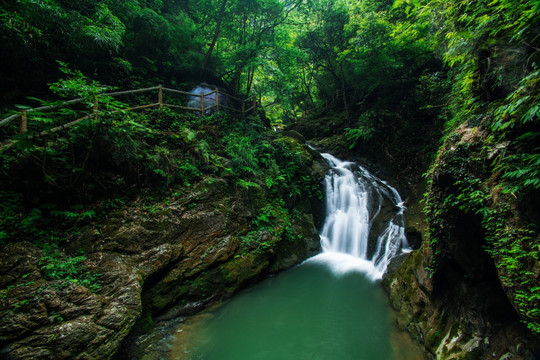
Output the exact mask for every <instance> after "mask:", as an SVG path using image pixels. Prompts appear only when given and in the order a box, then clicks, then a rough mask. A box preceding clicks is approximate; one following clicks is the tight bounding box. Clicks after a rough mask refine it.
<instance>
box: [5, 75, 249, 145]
mask: <svg viewBox="0 0 540 360" xmlns="http://www.w3.org/2000/svg"><path fill="white" fill-rule="evenodd" d="M156 90H157V102H155V103H149V104H144V105H137V106H130V107H126V108H121V109H116V110H113V111H110V112H109V113H114V112H118V111H132V110H139V109H146V108H153V107H155V108H159V109H161V108H163V107H164V106H166V107H169V108H176V109H181V110H184V111H192V112H195V113H200V114H201V115H202V116H205V115H206V114H207V113H208V112H209V110H213V109H215V111H220V110H227V111H229V112H231V113H233V114H236V115H241V116H242V117H244V116H246V115H248V114H250V113H251V112H252V111H254V110H255V109H256V108H257V100H256V98H255V97H254V96H252V97H250V98H248V99H240V98H237V97H234V96H232V95H229V94H227V93H224V92H220V91H219V90H218V89H216V90H212V91H211V92H207V93H202V94H194V93H190V92H186V91H181V90H176V89H170V88H166V87H163V86H162V85H159V86H153V87H149V88H143V89H136V90H126V91H116V92H110V93H103V94H99V95H94V98H93V107H92V109H91V113H90V114H87V115H85V116H82V117H78V118H76V119H75V120H72V121H69V122H67V123H65V124H62V125H59V126H55V127H52V128H50V129H47V130H44V131H41V132H40V133H39V135H45V134H48V133H54V132H56V131H59V130H62V129H65V128H68V127H70V126H73V125H75V124H77V123H79V122H81V121H83V120H87V119H95V120H97V118H98V114H99V113H100V103H99V99H100V97H102V98H103V97H104V96H105V97H109V98H110V97H119V96H123V95H133V94H141V93H146V92H150V91H156ZM165 92H168V93H172V94H175V95H182V98H181V99H180V102H181V103H182V104H183V102H184V101H185V100H187V97H188V96H192V97H198V98H200V104H201V105H200V107H197V108H194V107H189V106H184V105H178V104H171V103H167V102H165V101H164V96H163V95H164V93H165ZM211 95H214V96H215V97H214V99H213V100H214V101H213V102H214V104H213V105H210V106H208V107H206V106H205V98H206V99H208V97H209V96H211ZM220 97H221V98H222V99H223V98H226V99H227V100H228V101H229V104H230V102H231V101H235V102H236V103H237V104H238V105H239V106H238V107H235V106H228V105H226V103H221V104H220ZM83 100H84V99H82V98H78V99H73V100H68V101H64V102H62V103H60V104H55V105H48V106H41V107H37V108H28V109H23V110H20V111H18V112H17V113H15V114H13V115H10V116H8V117H6V118H4V119H2V120H0V127H2V126H5V125H7V124H9V123H10V122H12V121H14V120H16V119H19V127H18V133H20V134H24V133H26V132H27V131H28V123H29V115H30V114H31V113H33V112H34V113H38V112H39V113H41V112H45V111H50V110H54V109H58V108H62V107H67V106H71V105H75V104H79V103H81V102H82V101H83ZM188 105H189V103H188ZM86 112H88V109H86ZM36 135H37V134H36ZM0 141H1V140H0Z"/></svg>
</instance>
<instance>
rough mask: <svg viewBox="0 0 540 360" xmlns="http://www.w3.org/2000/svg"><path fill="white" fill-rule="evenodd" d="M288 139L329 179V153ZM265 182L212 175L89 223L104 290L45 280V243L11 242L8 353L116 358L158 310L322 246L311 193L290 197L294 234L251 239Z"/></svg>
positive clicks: (2, 338) (229, 288) (4, 302)
mask: <svg viewBox="0 0 540 360" xmlns="http://www.w3.org/2000/svg"><path fill="white" fill-rule="evenodd" d="M283 141H286V142H287V143H290V146H294V147H295V150H296V151H301V152H302V153H301V154H300V155H299V156H303V157H304V159H306V164H307V165H306V168H305V169H301V171H302V173H304V174H305V175H306V176H308V175H309V176H312V177H314V178H317V179H320V180H322V177H323V176H324V173H325V172H326V164H325V163H324V161H323V160H322V158H320V157H319V156H318V154H316V153H315V152H312V151H311V150H309V149H308V148H307V147H305V146H303V145H302V144H300V143H298V142H297V141H296V140H294V139H291V138H288V139H284V140H283ZM263 189H264V187H257V188H254V187H252V188H248V189H244V188H239V187H238V186H234V185H232V184H231V183H229V180H227V179H211V180H209V181H203V182H201V183H199V184H197V185H195V186H193V187H192V188H191V189H190V190H189V191H187V192H186V193H185V194H184V195H182V196H180V197H178V198H176V199H174V200H173V201H168V202H162V203H157V204H156V206H155V209H150V210H149V209H147V208H146V207H143V206H139V205H138V204H137V203H136V202H134V203H132V204H128V205H127V206H126V207H125V209H124V210H123V211H120V212H118V211H116V212H111V213H110V214H109V216H108V217H107V218H106V219H105V221H104V222H103V223H100V224H94V225H93V226H91V227H87V228H85V229H83V231H82V234H81V236H80V238H79V239H78V240H77V241H76V242H74V243H73V246H72V248H73V249H72V251H73V253H75V251H76V249H77V248H81V247H82V248H85V249H93V250H92V251H88V256H87V257H88V265H89V267H90V268H91V269H93V271H94V272H95V273H99V274H101V275H100V276H101V278H100V282H101V285H102V288H101V289H99V290H97V291H96V292H95V293H93V292H91V291H90V290H89V289H87V288H85V287H83V286H80V285H77V284H76V283H69V284H68V285H67V286H66V285H65V283H59V282H55V281H47V280H45V279H44V277H43V275H42V274H41V273H40V270H39V269H40V268H39V261H40V259H41V258H42V256H43V252H42V251H41V250H40V249H38V248H37V247H35V246H34V245H32V244H31V243H29V242H20V243H16V244H13V245H10V246H7V247H5V248H4V249H2V251H1V254H0V259H1V262H0V284H1V285H3V286H2V287H8V289H9V290H8V291H9V294H8V296H6V297H4V298H2V299H0V313H1V315H0V316H1V317H0V357H2V358H3V359H111V358H113V357H114V356H115V355H116V354H117V352H118V350H119V349H120V347H121V345H122V343H123V342H124V341H125V339H126V338H127V337H128V335H129V334H130V333H134V332H137V331H140V330H141V329H142V330H144V329H147V328H148V327H150V326H151V325H152V323H153V322H154V321H155V320H156V319H159V318H167V317H171V316H180V315H182V314H184V313H187V312H191V311H194V310H197V309H200V308H202V307H204V306H207V305H209V304H211V303H212V302H214V301H218V300H222V299H224V298H226V297H228V296H230V295H231V294H233V293H234V292H235V291H237V290H238V289H240V288H242V287H244V286H246V285H247V284H249V283H250V282H252V281H256V280H257V279H260V278H262V277H264V276H267V275H268V274H271V273H275V272H279V271H281V270H284V269H286V268H289V267H291V266H294V265H295V264H297V263H299V262H301V261H303V260H304V259H306V258H307V257H309V256H311V255H313V254H314V253H316V252H317V251H319V249H320V241H319V235H318V231H317V229H316V226H315V224H317V223H320V221H321V220H320V219H319V218H318V217H320V215H321V209H322V204H320V203H318V202H320V201H321V200H317V199H311V200H310V199H307V198H297V199H296V200H294V201H292V202H290V203H288V204H287V207H288V208H289V209H290V212H291V213H292V212H294V214H295V215H294V216H291V218H290V221H291V231H292V234H289V235H290V236H289V237H288V238H287V239H283V238H278V237H277V236H276V235H275V234H282V233H283V232H284V231H283V230H284V229H282V228H279V229H278V228H276V229H273V230H272V231H262V232H259V233H258V234H257V239H256V241H257V243H260V244H264V246H259V247H255V245H253V248H249V246H247V245H246V243H245V240H244V239H245V235H246V233H247V231H248V229H249V226H250V224H251V223H252V221H253V219H254V217H255V216H256V214H257V213H258V212H259V210H260V207H261V206H264V205H262V204H264V203H265V196H266V195H265V192H264V191H263ZM156 209H158V210H156ZM272 226H274V227H279V226H283V223H280V222H279V221H276V222H275V224H273V225H272ZM291 239H294V240H291ZM243 241H244V242H243ZM21 279H24V280H21ZM141 315H142V316H141ZM126 351H127V352H129V350H126Z"/></svg>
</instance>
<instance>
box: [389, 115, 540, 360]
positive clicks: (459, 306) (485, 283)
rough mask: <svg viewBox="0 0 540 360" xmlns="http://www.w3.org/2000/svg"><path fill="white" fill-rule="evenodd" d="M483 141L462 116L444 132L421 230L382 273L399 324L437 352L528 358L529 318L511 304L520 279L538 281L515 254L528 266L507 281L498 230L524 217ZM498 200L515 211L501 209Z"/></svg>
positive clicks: (530, 265)
mask: <svg viewBox="0 0 540 360" xmlns="http://www.w3.org/2000/svg"><path fill="white" fill-rule="evenodd" d="M488 143H489V141H488V139H487V134H486V132H484V131H482V129H481V128H475V127H469V126H467V125H466V124H463V125H462V126H461V127H459V128H458V129H457V130H456V131H455V132H454V133H453V134H451V135H450V136H448V138H447V140H446V143H445V144H443V146H442V147H441V150H440V152H439V154H438V157H437V160H436V162H435V163H434V165H433V167H432V169H431V170H430V173H429V186H428V189H427V197H426V199H425V202H426V214H427V218H426V220H427V221H426V222H427V224H428V231H427V232H426V233H425V235H426V238H425V239H424V241H423V242H422V245H421V247H420V249H419V250H417V251H413V252H412V253H410V254H409V255H408V256H407V258H406V259H405V260H404V261H403V262H402V264H401V266H400V267H399V268H398V269H397V270H396V271H395V272H393V273H389V274H387V276H386V277H385V279H384V280H383V284H384V286H385V288H386V289H387V290H388V292H389V294H390V299H391V303H392V305H393V306H394V307H395V308H396V309H397V310H398V317H397V321H398V325H399V326H400V327H401V328H403V329H406V330H408V331H409V332H410V333H411V334H412V336H413V337H414V338H415V339H417V340H418V341H419V342H421V343H422V344H424V346H425V347H426V349H427V351H428V352H429V353H431V354H432V356H433V357H435V358H437V359H492V358H497V359H499V358H500V359H502V358H512V359H530V358H531V356H534V354H536V353H535V351H538V344H539V342H538V337H537V336H535V335H534V334H533V333H531V332H530V331H529V330H528V329H527V326H526V325H525V324H526V323H527V322H529V321H531V320H532V319H531V318H529V319H527V318H526V316H524V314H523V315H522V314H521V313H520V310H521V311H523V310H522V309H520V308H519V307H518V306H516V293H519V291H520V290H519V289H520V284H521V283H522V282H523V280H526V279H528V278H529V277H532V278H534V279H536V280H533V282H534V281H536V282H537V279H538V275H539V272H538V269H537V267H536V265H534V262H529V261H528V260H527V258H523V259H519V260H518V259H515V260H516V262H517V263H520V264H519V266H520V269H524V270H526V273H525V272H524V273H523V274H522V275H523V276H524V277H523V278H522V279H520V278H519V277H518V275H517V274H516V273H512V275H511V276H514V278H513V279H512V283H513V284H514V286H512V287H510V286H506V285H505V284H506V283H507V282H506V281H508V275H509V274H508V271H507V268H506V267H505V266H501V265H502V264H501V257H504V254H505V253H504V250H503V249H501V246H503V244H501V243H500V238H497V236H496V234H498V235H499V236H503V235H504V233H505V231H509V232H510V233H514V232H515V231H517V232H519V231H520V230H519V228H520V226H521V225H520V224H522V223H523V220H525V219H526V218H527V217H526V216H524V214H523V213H522V212H521V211H520V210H519V205H518V204H516V202H515V201H514V200H512V199H511V198H510V197H507V198H506V199H503V196H502V194H500V193H499V192H497V191H496V188H497V181H496V179H497V178H496V176H494V175H493V174H492V172H491V168H490V166H489V164H490V161H489V158H488V157H489V153H490V152H489V151H486V144H488ZM494 147H496V145H494ZM503 202H506V203H507V204H511V205H510V207H512V208H513V209H514V212H512V213H507V212H504V211H501V210H500V209H501V206H502V203H503ZM506 206H508V205H505V206H503V207H506ZM494 222H495V223H497V225H496V226H492V224H493V223H494ZM501 229H504V231H501ZM410 231H417V228H414V229H410ZM501 250H503V251H502V252H501ZM501 254H502V255H501ZM536 264H538V262H536ZM505 279H506V280H505ZM529 283H530V282H529ZM501 285H502V286H501ZM533 286H534V285H533ZM528 306H534V304H528ZM536 355H537V354H536Z"/></svg>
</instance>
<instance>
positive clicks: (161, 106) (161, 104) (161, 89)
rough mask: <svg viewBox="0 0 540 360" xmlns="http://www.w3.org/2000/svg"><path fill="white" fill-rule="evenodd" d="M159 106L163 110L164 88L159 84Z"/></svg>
mask: <svg viewBox="0 0 540 360" xmlns="http://www.w3.org/2000/svg"><path fill="white" fill-rule="evenodd" d="M158 104H159V109H160V110H161V109H163V86H162V85H161V84H159V87H158Z"/></svg>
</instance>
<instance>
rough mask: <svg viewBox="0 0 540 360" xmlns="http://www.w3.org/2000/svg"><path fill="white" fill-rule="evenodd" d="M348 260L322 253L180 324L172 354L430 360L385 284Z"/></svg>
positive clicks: (215, 358)
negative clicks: (398, 316) (406, 330)
mask: <svg viewBox="0 0 540 360" xmlns="http://www.w3.org/2000/svg"><path fill="white" fill-rule="evenodd" d="M347 262H350V259H348V258H346V256H345V257H343V256H337V257H336V258H334V257H328V255H327V254H326V255H325V254H322V255H320V256H318V257H315V258H312V259H310V260H309V261H307V262H306V263H304V264H302V265H300V266H298V267H296V268H294V269H291V270H289V271H286V272H283V273H281V274H279V275H278V276H275V277H273V278H270V279H267V280H265V281H264V282H262V283H261V284H259V285H257V286H255V287H253V288H251V289H249V290H246V291H244V292H242V293H240V294H238V295H236V296H235V297H234V298H233V299H231V300H230V301H228V302H226V303H224V304H222V305H221V306H219V307H218V308H216V309H214V310H212V311H208V312H205V313H203V314H201V315H199V316H197V317H195V318H192V319H190V320H189V321H187V322H185V323H184V324H182V325H181V326H180V327H179V328H178V329H177V330H176V333H175V340H174V341H173V345H172V353H171V358H172V359H175V360H183V359H207V360H283V359H295V360H299V359H306V360H307V359H309V360H313V359H328V360H346V359H355V360H361V359H366V360H367V359H369V360H385V359H389V360H412V359H422V358H423V356H422V354H421V353H420V352H419V351H418V350H417V349H416V347H415V345H414V344H413V343H412V342H410V340H409V339H408V337H407V336H406V335H404V334H402V333H400V332H398V331H397V330H396V329H395V328H394V327H393V322H394V319H393V313H392V311H391V309H390V305H389V303H388V299H387V295H386V294H385V293H384V291H383V289H382V288H381V286H380V284H379V283H376V282H373V281H372V280H370V279H369V278H368V277H367V276H366V275H364V274H363V273H362V272H360V271H358V269H355V267H354V266H352V267H351V266H345V267H343V265H344V264H345V263H347ZM358 268H362V264H359V266H358Z"/></svg>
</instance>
